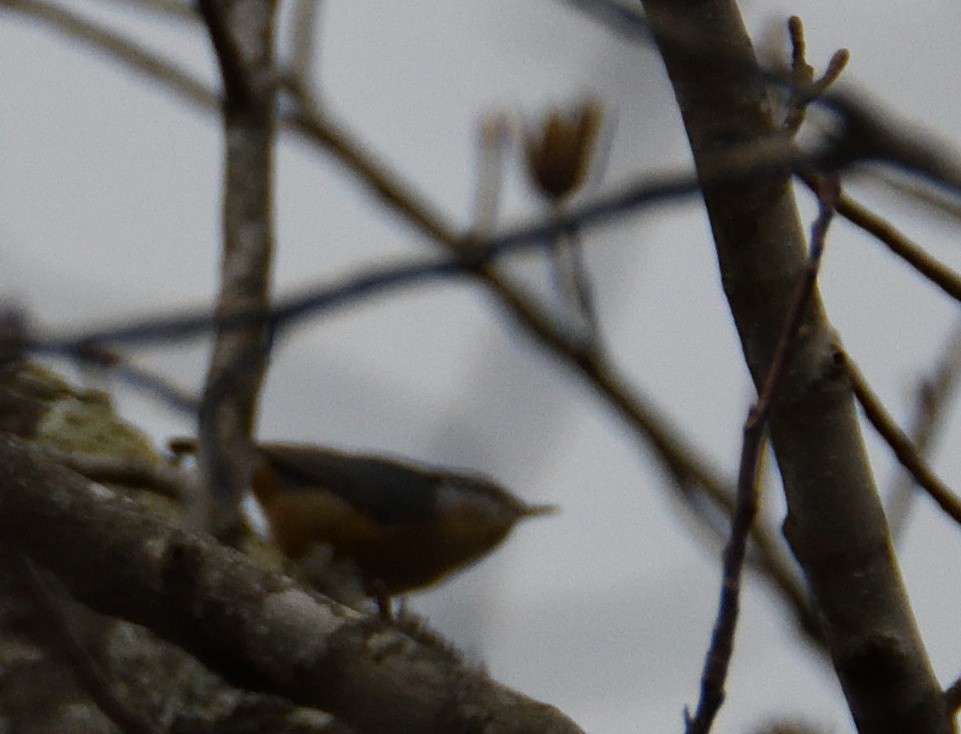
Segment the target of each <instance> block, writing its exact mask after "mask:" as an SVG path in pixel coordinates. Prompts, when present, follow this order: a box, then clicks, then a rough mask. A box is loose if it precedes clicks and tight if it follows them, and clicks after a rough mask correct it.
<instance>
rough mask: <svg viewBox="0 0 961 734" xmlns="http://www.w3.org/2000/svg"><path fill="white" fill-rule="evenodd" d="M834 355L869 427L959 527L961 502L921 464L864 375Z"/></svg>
mask: <svg viewBox="0 0 961 734" xmlns="http://www.w3.org/2000/svg"><path fill="white" fill-rule="evenodd" d="M837 354H838V358H839V360H840V361H841V362H842V364H843V365H844V367H845V369H846V370H847V372H848V375H849V376H850V378H851V386H852V388H853V389H854V394H855V395H856V396H857V399H858V402H859V403H860V404H861V407H862V408H863V409H864V414H865V415H866V416H867V418H868V420H869V421H870V422H871V425H872V426H874V428H875V429H876V430H877V432H878V433H880V434H881V437H882V438H883V439H884V441H885V443H887V444H888V446H890V447H891V450H892V451H894V455H895V456H896V457H897V459H898V461H900V462H901V466H903V467H904V468H905V469H906V470H907V471H909V472H910V473H911V476H912V477H914V479H915V481H916V482H917V483H918V486H920V487H921V488H922V489H923V490H924V491H925V492H927V493H928V496H930V497H931V499H933V500H934V501H935V502H936V503H937V505H938V507H940V508H941V510H942V511H943V512H944V513H945V514H946V515H947V516H948V517H950V518H951V519H952V520H954V521H955V522H956V523H958V524H959V525H961V499H958V497H957V496H956V495H955V494H954V492H952V491H951V488H950V487H948V486H947V485H946V484H945V483H944V482H942V481H941V480H940V479H939V478H938V476H937V475H936V474H935V473H934V472H933V471H931V468H930V467H929V466H928V465H927V463H926V462H925V460H924V456H922V455H921V454H920V453H919V452H918V450H917V448H916V447H915V446H914V444H913V443H911V439H910V438H908V436H907V435H906V434H905V433H904V431H902V430H901V429H900V428H899V427H898V425H897V423H895V421H894V419H893V418H892V417H891V416H890V414H889V413H888V412H887V410H885V408H884V405H883V404H882V403H881V401H880V399H879V398H878V397H877V395H875V394H874V391H873V390H871V387H870V385H868V383H867V380H865V379H864V375H862V374H861V371H860V370H859V369H858V368H857V365H855V364H854V362H853V361H852V360H851V358H850V357H848V355H847V353H845V352H844V351H843V350H842V349H841V348H840V347H838V349H837Z"/></svg>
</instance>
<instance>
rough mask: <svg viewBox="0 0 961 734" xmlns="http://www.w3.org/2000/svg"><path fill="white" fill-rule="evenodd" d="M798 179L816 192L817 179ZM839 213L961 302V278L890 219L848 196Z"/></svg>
mask: <svg viewBox="0 0 961 734" xmlns="http://www.w3.org/2000/svg"><path fill="white" fill-rule="evenodd" d="M798 177H799V178H800V179H801V180H802V181H803V182H804V183H805V185H806V186H807V187H808V188H810V189H812V190H814V188H815V187H816V186H817V177H816V176H813V175H810V174H808V173H800V174H798ZM838 214H840V215H841V216H842V217H844V218H845V219H847V220H848V221H849V222H851V223H852V224H854V225H855V226H856V227H859V228H860V229H862V230H864V231H865V232H867V233H868V234H871V235H873V236H874V237H875V238H877V240H878V241H879V242H880V243H881V244H883V245H885V246H886V247H887V248H888V249H889V250H891V252H893V253H894V254H895V255H897V256H898V257H900V258H901V259H902V260H904V261H905V262H906V263H907V264H908V265H910V266H911V267H913V268H914V269H915V270H917V271H918V272H919V273H921V275H923V276H924V277H925V278H927V279H928V280H930V281H931V282H932V283H934V284H935V285H936V286H938V287H939V288H940V289H941V290H943V291H944V292H945V293H946V294H947V295H948V296H950V297H951V298H953V299H954V300H955V301H958V302H961V276H959V275H958V274H957V273H955V272H954V271H953V270H951V269H950V268H949V267H947V266H946V265H944V264H943V263H941V262H940V261H938V260H937V259H935V258H933V257H931V255H929V254H928V253H927V252H925V251H924V249H923V248H922V247H921V246H920V245H917V244H916V243H914V242H912V241H911V239H910V238H908V237H907V236H906V235H905V234H904V233H902V232H901V231H899V230H898V229H897V228H896V227H895V226H894V225H892V224H891V223H890V222H888V221H887V220H886V219H884V218H883V217H880V216H878V215H877V214H875V213H874V212H872V211H870V210H869V209H868V208H867V207H864V206H862V205H861V204H859V203H858V202H857V201H855V200H854V199H852V198H851V197H849V196H847V195H846V194H842V195H841V198H840V200H839V201H838Z"/></svg>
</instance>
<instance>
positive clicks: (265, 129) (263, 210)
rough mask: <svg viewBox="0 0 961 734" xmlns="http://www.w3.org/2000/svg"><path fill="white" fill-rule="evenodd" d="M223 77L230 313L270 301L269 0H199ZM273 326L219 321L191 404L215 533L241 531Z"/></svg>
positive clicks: (225, 273)
mask: <svg viewBox="0 0 961 734" xmlns="http://www.w3.org/2000/svg"><path fill="white" fill-rule="evenodd" d="M198 5H199V10H200V13H201V16H202V17H203V19H204V22H205V23H206V26H207V30H208V33H209V35H210V40H211V43H212V45H213V47H214V51H215V52H216V55H217V59H218V61H219V64H220V70H221V77H222V79H223V84H224V98H223V102H222V111H223V125H224V184H223V186H224V189H223V215H222V221H223V237H224V239H223V256H222V261H221V268H220V292H219V294H218V296H217V306H216V312H217V314H218V315H219V316H222V317H227V318H229V317H231V316H232V315H236V314H244V313H249V312H252V311H263V310H264V309H266V308H267V306H268V304H269V302H270V274H271V264H272V259H273V247H274V243H273V238H274V235H273V229H274V221H273V208H272V206H271V201H272V195H273V171H274V160H273V145H274V137H275V124H274V105H275V98H276V93H277V88H276V74H275V70H274V27H275V24H276V17H275V16H276V7H277V3H276V0H263V1H262V2H257V3H247V2H238V0H199V3H198ZM271 341H272V333H271V332H270V330H269V329H268V328H267V324H266V323H265V322H260V323H256V324H253V323H252V324H249V325H248V326H247V328H244V329H230V328H218V329H217V332H216V336H215V338H214V344H213V349H212V353H211V356H210V364H209V367H208V370H207V377H206V381H205V384H204V392H203V398H202V401H201V407H200V411H199V413H198V428H197V436H198V449H197V466H198V468H199V469H200V471H201V474H202V476H203V479H204V482H203V483H204V486H205V488H206V493H205V496H204V498H203V501H202V503H201V504H199V505H198V506H197V507H196V508H194V510H195V512H196V513H197V514H198V517H196V518H195V519H196V520H199V521H200V522H201V524H202V526H203V527H205V528H207V529H209V530H211V531H212V532H213V534H214V535H215V536H216V537H218V538H220V539H221V540H226V541H228V542H236V541H237V540H238V539H239V538H240V536H241V534H242V524H243V522H242V518H241V508H240V505H241V501H242V498H243V496H244V493H245V492H246V491H247V488H248V487H249V486H250V471H251V461H252V458H251V457H252V455H253V431H254V422H255V415H256V410H257V399H258V394H259V391H260V386H261V383H262V381H263V378H264V375H265V373H266V371H267V361H268V358H269V355H270V347H271Z"/></svg>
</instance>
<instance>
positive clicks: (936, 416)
mask: <svg viewBox="0 0 961 734" xmlns="http://www.w3.org/2000/svg"><path fill="white" fill-rule="evenodd" d="M959 378H961V324H958V325H956V326H955V328H954V331H953V332H952V334H951V338H950V339H949V341H948V345H947V348H946V349H944V351H943V353H942V354H941V357H940V359H938V360H937V365H936V367H935V370H934V374H932V375H931V376H929V377H928V378H927V379H925V380H923V381H922V382H921V384H920V385H919V387H918V391H917V393H918V394H917V401H916V407H915V416H914V420H913V422H912V427H911V432H910V434H909V438H910V440H911V443H912V444H913V445H914V447H915V449H916V450H917V452H918V454H919V455H920V456H922V457H924V458H925V459H927V457H928V455H929V453H930V450H931V447H932V444H933V443H934V441H935V438H936V436H937V434H938V431H939V430H940V429H941V427H942V424H943V423H944V417H945V414H946V412H947V407H948V404H949V403H950V402H951V398H952V397H953V396H954V392H955V389H956V388H957V384H958V379H959ZM900 475H901V481H899V482H898V484H897V486H895V487H894V489H893V490H892V491H891V494H890V496H889V499H888V507H887V509H886V511H885V515H887V518H888V525H889V526H890V528H891V538H892V539H893V540H894V542H895V543H897V541H898V539H899V538H900V537H901V535H902V533H903V531H904V528H905V527H906V525H907V521H908V516H909V514H910V510H911V507H912V506H913V505H914V502H913V500H914V498H915V497H916V496H917V492H916V491H915V489H914V485H915V481H914V479H913V477H912V476H911V473H910V472H908V471H901V472H900Z"/></svg>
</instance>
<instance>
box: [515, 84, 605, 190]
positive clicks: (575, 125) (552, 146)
mask: <svg viewBox="0 0 961 734" xmlns="http://www.w3.org/2000/svg"><path fill="white" fill-rule="evenodd" d="M602 117H603V112H602V110H601V106H600V104H598V103H597V102H594V101H591V100H588V101H585V102H582V103H581V104H580V105H578V106H577V107H576V108H575V109H574V110H573V111H570V112H567V113H565V112H562V111H561V110H553V111H551V113H550V114H548V115H547V118H546V119H545V120H544V123H543V125H542V127H541V129H540V130H539V131H537V133H533V134H532V133H528V135H527V139H526V140H525V141H524V149H525V153H526V155H527V170H528V172H529V174H530V177H531V180H532V181H533V183H534V186H535V188H536V189H537V190H538V191H539V192H540V193H541V194H542V195H543V196H544V197H546V198H548V199H550V200H552V201H555V202H556V201H560V200H561V199H563V198H565V197H567V196H570V195H571V194H573V193H574V192H575V191H576V190H577V189H578V188H579V187H580V186H581V185H582V184H583V183H584V179H585V178H586V177H587V172H588V170H589V169H590V164H591V158H592V156H593V154H594V143H595V141H596V140H597V135H598V132H599V130H600V128H601V120H602Z"/></svg>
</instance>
